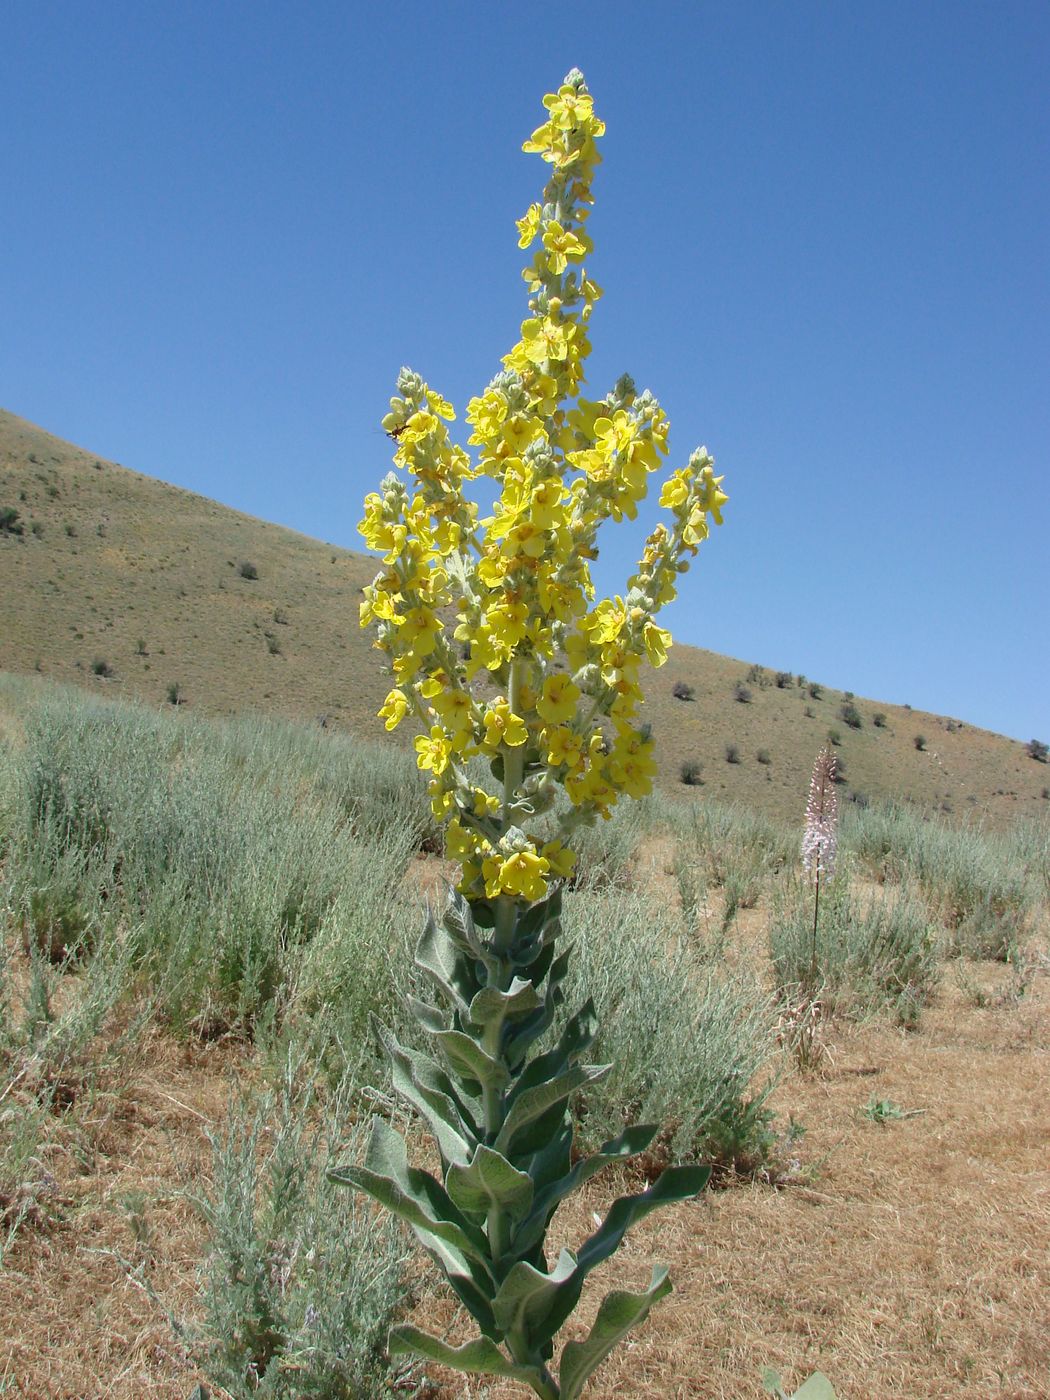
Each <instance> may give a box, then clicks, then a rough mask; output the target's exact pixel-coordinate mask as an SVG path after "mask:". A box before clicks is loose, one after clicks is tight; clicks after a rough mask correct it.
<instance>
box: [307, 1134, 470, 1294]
mask: <svg viewBox="0 0 1050 1400" xmlns="http://www.w3.org/2000/svg"><path fill="white" fill-rule="evenodd" d="M328 1178H329V1180H330V1181H334V1182H337V1183H338V1184H339V1185H341V1186H354V1187H356V1188H357V1189H358V1190H359V1191H364V1192H365V1193H366V1194H367V1195H369V1196H371V1197H372V1199H373V1200H376V1201H379V1203H380V1204H381V1205H384V1206H386V1208H387V1209H388V1210H389V1211H392V1212H393V1214H394V1215H396V1216H398V1217H399V1218H400V1219H401V1220H404V1221H405V1222H406V1223H407V1224H409V1225H411V1226H412V1227H413V1229H416V1230H422V1231H425V1232H426V1233H427V1234H429V1235H432V1236H433V1237H434V1238H435V1239H439V1240H444V1241H445V1242H446V1243H448V1244H451V1245H453V1246H454V1247H455V1248H456V1249H457V1250H459V1251H460V1253H462V1254H464V1255H466V1256H467V1258H469V1259H473V1260H474V1262H475V1263H477V1264H480V1265H482V1267H485V1268H487V1265H488V1253H487V1249H486V1245H485V1240H484V1238H483V1236H482V1235H481V1234H480V1233H479V1232H478V1231H477V1230H476V1229H475V1227H473V1226H471V1225H470V1223H469V1222H468V1221H467V1220H466V1218H465V1217H464V1216H463V1215H462V1214H461V1213H460V1211H459V1210H458V1209H457V1208H456V1206H455V1205H454V1204H453V1202H452V1200H451V1198H450V1197H449V1194H448V1192H447V1191H446V1190H445V1188H444V1186H442V1184H441V1183H440V1181H438V1180H437V1179H436V1178H435V1177H433V1176H431V1175H430V1173H429V1172H425V1171H422V1170H420V1169H419V1168H418V1167H410V1166H409V1165H408V1151H407V1149H406V1147H405V1141H404V1139H403V1138H402V1137H401V1134H400V1133H397V1132H395V1131H394V1129H393V1128H391V1127H390V1126H389V1124H387V1123H385V1122H384V1121H383V1119H381V1118H374V1119H373V1120H372V1136H371V1138H370V1140H369V1144H368V1154H367V1157H366V1159H365V1165H364V1166H352V1165H351V1166H346V1167H333V1168H332V1169H331V1170H330V1171H329V1172H328Z"/></svg>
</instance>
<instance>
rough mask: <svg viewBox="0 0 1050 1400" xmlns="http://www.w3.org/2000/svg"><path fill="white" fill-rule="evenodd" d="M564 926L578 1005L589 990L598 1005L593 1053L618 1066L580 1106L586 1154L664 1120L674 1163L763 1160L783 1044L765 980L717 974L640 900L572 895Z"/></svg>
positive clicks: (675, 926)
mask: <svg viewBox="0 0 1050 1400" xmlns="http://www.w3.org/2000/svg"><path fill="white" fill-rule="evenodd" d="M565 924H566V928H567V931H568V933H569V936H570V937H571V938H573V939H574V940H575V944H574V950H573V965H572V972H571V974H570V977H569V979H568V982H567V985H566V999H567V1003H568V1004H569V1005H571V1006H574V1005H575V1004H576V1003H577V1002H579V1001H581V1000H582V996H583V991H584V989H586V991H587V992H588V993H590V995H592V996H593V997H594V1001H595V1005H596V1007H597V1011H598V1019H599V1024H600V1027H601V1029H600V1030H599V1033H598V1038H597V1040H596V1042H595V1045H594V1049H593V1051H592V1055H593V1058H594V1060H595V1062H596V1063H599V1064H607V1063H610V1062H611V1063H612V1066H613V1068H612V1071H611V1072H610V1074H609V1075H608V1076H606V1078H604V1079H602V1080H599V1081H598V1083H597V1084H595V1085H593V1086H591V1087H589V1088H588V1089H587V1091H586V1097H585V1099H584V1100H583V1101H582V1102H581V1104H580V1106H579V1111H580V1133H581V1140H582V1141H581V1145H582V1146H583V1147H584V1148H585V1149H586V1148H590V1147H594V1146H596V1145H597V1144H599V1143H600V1142H603V1141H605V1140H606V1139H608V1138H610V1137H613V1136H615V1135H616V1134H618V1133H620V1132H621V1131H622V1130H623V1128H624V1126H625V1124H628V1123H633V1122H645V1123H663V1124H667V1125H669V1127H668V1131H667V1136H666V1140H665V1143H664V1147H665V1150H666V1152H667V1155H668V1156H669V1157H670V1158H671V1159H673V1160H680V1159H683V1160H696V1161H703V1162H714V1163H719V1164H725V1165H729V1164H733V1165H737V1166H740V1167H742V1168H750V1167H753V1166H755V1165H758V1164H759V1163H761V1161H762V1160H763V1159H764V1156H765V1154H766V1152H767V1150H768V1148H769V1146H770V1135H769V1129H768V1123H769V1116H770V1115H769V1114H768V1112H767V1111H766V1109H765V1101H766V1097H767V1095H768V1092H769V1085H768V1084H762V1083H759V1079H760V1076H761V1072H762V1070H763V1067H764V1066H765V1065H766V1064H767V1062H768V1059H769V1056H770V1053H771V1048H772V1042H771V1018H770V1012H769V1007H768V1005H767V1003H766V999H765V997H764V996H763V994H762V992H761V989H760V988H759V987H758V986H757V984H756V982H755V981H754V979H753V978H751V977H750V976H748V975H745V974H739V975H733V974H730V973H728V972H726V971H725V970H724V969H719V970H715V969H713V968H712V967H711V965H710V964H709V962H708V961H707V959H705V958H704V956H703V955H702V953H700V952H699V951H698V950H697V949H696V948H695V947H694V946H693V945H692V944H691V942H690V940H689V939H688V938H687V937H686V936H685V934H684V930H683V929H682V927H681V925H680V923H679V922H678V921H676V920H675V919H674V918H673V917H672V915H671V913H670V911H668V910H667V909H666V908H664V907H663V906H661V905H658V904H656V903H654V901H653V900H651V899H648V898H645V897H644V896H642V895H640V894H638V893H633V892H630V893H629V892H625V891H619V892H617V893H615V894H612V893H608V894H596V893H588V892H584V893H578V894H574V895H571V896H569V897H568V898H567V899H566V907H565Z"/></svg>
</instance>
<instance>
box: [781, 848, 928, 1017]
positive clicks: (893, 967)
mask: <svg viewBox="0 0 1050 1400" xmlns="http://www.w3.org/2000/svg"><path fill="white" fill-rule="evenodd" d="M813 903H814V895H813V887H812V885H811V884H809V883H808V882H804V881H791V882H790V883H789V884H788V886H787V887H786V889H782V890H780V891H779V892H778V897H777V898H776V900H775V901H774V906H773V912H772V915H771V918H770V924H769V945H770V959H771V961H772V964H773V975H774V981H775V984H776V987H777V991H778V994H779V995H781V996H782V997H785V996H786V997H790V996H791V994H792V993H793V992H794V991H795V990H796V989H798V988H799V987H803V988H806V989H809V990H811V991H813V992H814V994H815V995H816V996H817V997H818V998H819V1000H820V1002H821V1004H822V1005H823V1007H824V1008H825V1009H826V1011H827V1012H829V1013H835V1012H845V1013H846V1014H849V1015H853V1016H865V1015H869V1014H873V1013H877V1012H880V1011H887V1010H888V1011H889V1012H890V1013H891V1014H892V1015H893V1016H894V1017H895V1018H896V1020H897V1021H898V1022H899V1023H900V1024H902V1025H906V1026H914V1025H916V1024H917V1023H918V1019H919V1016H920V1013H921V1009H922V1007H923V1006H925V1005H926V1004H927V1003H928V1002H929V1000H930V998H931V996H932V994H933V990H934V988H935V986H936V984H937V979H938V944H937V939H936V936H935V934H934V931H933V929H932V928H931V925H930V919H929V915H928V913H927V910H926V906H925V904H924V903H923V901H922V899H921V898H919V896H918V892H917V891H916V890H915V889H914V888H913V887H911V886H902V887H901V888H900V889H898V890H896V891H895V892H893V893H891V894H890V895H889V896H888V897H885V898H883V897H881V896H880V895H878V894H876V895H873V896H871V897H869V898H867V899H863V898H861V897H860V896H859V895H858V894H857V893H856V892H855V890H854V888H853V886H852V885H851V882H850V873H849V869H848V865H847V866H846V868H843V869H840V870H839V872H838V873H836V875H835V876H834V878H833V879H831V880H829V881H828V882H827V883H825V884H822V886H821V895H820V908H819V917H818V919H817V929H816V938H815V940H814V932H813ZM814 950H815V952H814ZM814 958H815V964H816V966H815V970H814Z"/></svg>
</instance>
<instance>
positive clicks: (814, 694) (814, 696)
mask: <svg viewBox="0 0 1050 1400" xmlns="http://www.w3.org/2000/svg"><path fill="white" fill-rule="evenodd" d="M823 694H824V687H823V686H822V685H818V684H817V682H816V681H810V683H809V698H810V699H811V700H819V699H821V697H822V696H823Z"/></svg>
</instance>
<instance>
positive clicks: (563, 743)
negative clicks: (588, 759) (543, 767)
mask: <svg viewBox="0 0 1050 1400" xmlns="http://www.w3.org/2000/svg"><path fill="white" fill-rule="evenodd" d="M546 740H547V762H548V763H549V764H550V766H551V767H552V768H563V767H564V768H578V767H579V766H580V764H581V763H582V762H583V738H582V737H581V735H579V734H574V733H573V731H572V730H571V729H566V728H564V727H561V728H558V729H549V730H547V733H546Z"/></svg>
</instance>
